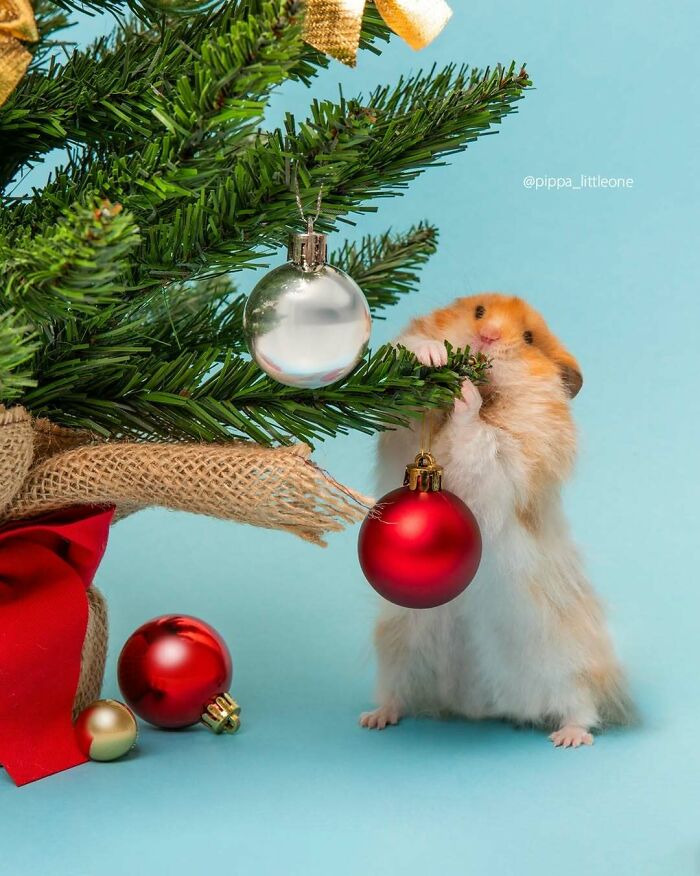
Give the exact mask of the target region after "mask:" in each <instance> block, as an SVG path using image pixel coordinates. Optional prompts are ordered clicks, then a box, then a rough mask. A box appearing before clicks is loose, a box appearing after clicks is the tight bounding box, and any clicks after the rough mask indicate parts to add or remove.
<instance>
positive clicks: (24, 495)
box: [0, 406, 372, 711]
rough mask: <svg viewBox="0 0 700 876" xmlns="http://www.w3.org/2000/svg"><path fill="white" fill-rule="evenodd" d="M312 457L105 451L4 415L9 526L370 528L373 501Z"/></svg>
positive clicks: (89, 641)
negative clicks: (146, 511)
mask: <svg viewBox="0 0 700 876" xmlns="http://www.w3.org/2000/svg"><path fill="white" fill-rule="evenodd" d="M309 455H310V449H309V448H308V447H307V446H305V445H302V444H297V445H295V446H293V447H281V448H274V449H270V448H263V447H259V446H258V445H256V444H250V443H246V442H230V443H225V444H198V443H193V442H182V443H177V444H166V443H149V442H135V441H107V442H106V441H103V440H101V439H100V438H98V437H97V436H95V435H92V434H90V433H88V432H81V431H77V430H71V429H62V428H58V427H56V426H53V425H52V424H51V423H49V422H48V421H47V420H35V419H33V418H32V417H31V416H30V415H29V414H28V413H27V412H26V411H25V410H24V409H23V408H21V407H15V408H10V409H5V408H3V407H2V406H0V525H5V524H7V523H10V522H11V521H14V520H23V519H27V518H31V517H36V516H38V515H41V514H46V513H48V512H51V511H57V510H59V509H61V508H67V507H70V506H71V505H115V506H116V509H117V510H116V514H115V519H116V520H118V519H120V518H122V517H124V516H125V515H126V514H130V513H132V512H133V511H138V510H139V509H141V508H146V507H148V506H153V505H160V506H162V507H164V508H170V509H172V510H178V511H191V512H194V513H196V514H207V515H210V516H212V517H220V518H223V519H226V520H236V521H238V522H240V523H250V524H252V525H254V526H263V527H266V528H268V529H282V530H286V531H287V532H292V533H294V534H295V535H298V536H299V537H300V538H303V539H306V540H308V541H312V542H315V543H316V544H321V545H322V544H325V542H324V540H323V536H324V535H325V534H326V533H327V532H335V531H338V530H340V529H342V528H343V527H344V526H345V525H346V524H348V523H353V522H355V521H358V520H361V519H362V517H363V516H364V514H365V513H366V511H367V508H368V507H369V506H371V504H372V500H371V499H368V498H367V497H365V496H361V495H360V494H358V493H355V492H353V491H352V490H349V489H347V488H346V487H343V486H342V485H340V484H338V483H336V482H335V481H334V480H333V479H332V478H330V477H329V476H328V475H327V474H325V473H324V472H323V471H321V470H320V469H319V468H318V467H317V466H315V465H314V463H313V462H312V461H311V460H310V459H309ZM90 590H91V592H89V602H90V613H89V621H88V631H87V636H86V639H85V645H84V648H83V660H82V670H81V677H80V684H79V687H78V693H77V696H76V702H75V709H76V711H80V709H82V708H83V707H84V706H85V705H86V704H87V703H89V702H91V701H92V700H94V699H96V698H97V696H99V691H100V688H101V685H102V675H103V672H104V662H105V655H106V650H107V612H106V607H105V603H104V599H103V597H102V596H101V594H100V593H99V591H98V590H97V589H96V588H95V587H92V588H90Z"/></svg>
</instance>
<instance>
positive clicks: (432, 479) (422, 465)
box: [403, 450, 442, 493]
mask: <svg viewBox="0 0 700 876" xmlns="http://www.w3.org/2000/svg"><path fill="white" fill-rule="evenodd" d="M403 485H404V487H408V489H409V490H418V491H419V492H421V493H437V492H439V491H440V490H441V489H442V466H441V465H438V464H437V462H436V461H435V457H434V456H433V454H432V453H430V452H429V451H427V450H421V452H420V453H419V454H418V455H417V456H416V458H415V460H414V461H413V462H412V463H409V464H408V465H407V466H406V476H405V477H404V479H403Z"/></svg>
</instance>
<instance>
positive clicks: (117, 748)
mask: <svg viewBox="0 0 700 876" xmlns="http://www.w3.org/2000/svg"><path fill="white" fill-rule="evenodd" d="M75 736H76V739H77V740H78V747H79V748H80V750H81V751H82V752H83V754H84V755H85V756H86V757H89V758H90V760H101V761H108V760H116V759H117V758H119V757H122V755H125V754H126V753H127V752H128V751H131V749H132V748H133V747H134V745H136V738H137V736H138V728H137V726H136V718H135V717H134V714H133V712H132V711H131V709H129V708H128V707H127V706H125V705H124V703H119V702H117V701H116V700H95V702H94V703H91V704H90V705H89V706H88V707H87V708H85V709H83V711H82V712H81V713H80V714H79V715H78V718H77V720H76V722H75Z"/></svg>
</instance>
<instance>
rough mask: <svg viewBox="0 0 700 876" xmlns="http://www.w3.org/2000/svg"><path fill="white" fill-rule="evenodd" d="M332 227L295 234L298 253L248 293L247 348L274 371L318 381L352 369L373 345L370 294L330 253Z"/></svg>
mask: <svg viewBox="0 0 700 876" xmlns="http://www.w3.org/2000/svg"><path fill="white" fill-rule="evenodd" d="M325 249H326V247H325V235H323V234H318V233H316V232H314V231H312V230H310V231H309V232H308V233H307V234H297V235H294V236H293V238H292V240H291V242H290V247H289V254H290V258H291V260H290V261H289V262H287V264H285V265H282V266H281V267H279V268H275V269H274V270H272V271H270V272H269V273H268V274H265V276H264V277H263V278H262V279H261V280H260V282H259V283H258V284H257V286H256V287H255V288H254V289H253V291H252V292H251V294H250V297H249V298H248V301H247V303H246V308H245V317H244V326H245V332H246V339H247V342H248V349H249V350H250V354H251V356H252V357H253V359H255V361H256V362H257V364H258V365H259V366H260V368H262V370H263V371H265V372H266V373H267V374H269V375H270V377H273V378H274V379H275V380H277V381H278V382H279V383H283V384H285V385H286V386H294V387H300V388H305V389H317V388H319V387H321V386H328V385H329V384H331V383H335V382H336V381H337V380H341V379H342V378H343V377H345V376H346V375H348V374H349V373H350V372H351V371H352V370H353V368H355V366H356V365H357V364H358V362H359V361H360V360H361V359H362V357H363V356H364V354H365V351H366V350H367V344H368V343H369V337H370V332H371V329H372V318H371V316H370V312H369V306H368V304H367V299H366V298H365V296H364V294H363V293H362V290H361V289H360V287H359V286H358V285H357V283H356V282H355V281H354V280H353V279H352V277H350V276H348V275H347V274H346V273H345V272H344V271H341V270H339V269H338V268H334V267H333V266H332V265H329V264H327V263H326V261H325Z"/></svg>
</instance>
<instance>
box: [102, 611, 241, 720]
mask: <svg viewBox="0 0 700 876" xmlns="http://www.w3.org/2000/svg"><path fill="white" fill-rule="evenodd" d="M117 671H118V676H119V687H120V688H121V692H122V694H123V696H124V699H125V700H126V702H127V703H128V704H129V706H130V707H131V708H132V709H133V710H134V712H135V713H136V714H137V715H138V716H139V717H140V718H143V720H144V721H148V722H149V723H150V724H155V726H156V727H163V728H166V729H174V728H177V727H189V726H190V725H192V724H196V723H197V722H198V721H200V720H203V721H204V723H206V724H207V725H208V726H209V727H210V729H212V730H214V731H215V732H217V733H218V732H221V731H226V732H235V730H237V729H238V711H239V710H238V707H237V705H236V703H235V701H234V700H233V699H232V698H231V696H230V694H228V688H229V685H230V684H231V677H232V675H233V666H232V662H231V655H230V653H229V650H228V648H227V647H226V643H225V642H224V640H223V639H222V638H221V636H220V635H219V634H218V633H217V632H216V630H215V629H214V628H213V627H210V626H209V624H206V623H204V621H201V620H199V619H198V618H196V617H189V616H188V615H182V614H169V615H164V616H163V617H157V618H154V619H153V620H151V621H148V622H147V623H145V624H143V626H141V627H139V628H138V629H137V630H136V631H135V632H134V633H132V635H131V636H129V638H128V639H127V641H126V644H125V645H124V647H123V648H122V652H121V654H120V655H119V664H118V669H117ZM221 710H223V711H224V712H226V710H228V711H229V712H230V714H229V715H225V714H220V712H221ZM217 718H220V719H221V721H220V726H219V725H217V726H212V724H214V723H215V719H217Z"/></svg>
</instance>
